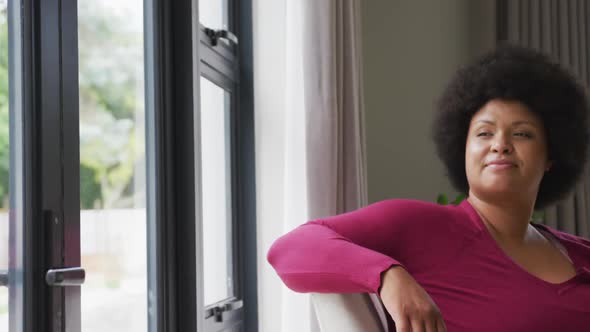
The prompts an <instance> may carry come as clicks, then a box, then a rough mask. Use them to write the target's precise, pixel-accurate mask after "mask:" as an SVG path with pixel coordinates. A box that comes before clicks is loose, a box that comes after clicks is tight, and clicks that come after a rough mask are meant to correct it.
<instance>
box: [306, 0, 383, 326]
mask: <svg viewBox="0 0 590 332" xmlns="http://www.w3.org/2000/svg"><path fill="white" fill-rule="evenodd" d="M303 8H304V15H303V17H304V30H303V68H304V75H303V81H304V84H303V86H304V96H305V97H304V99H305V103H304V105H305V116H306V119H305V123H306V153H307V165H306V166H307V197H308V205H307V207H308V214H309V218H310V219H315V218H320V217H325V216H331V215H336V214H342V213H345V212H348V211H352V210H355V209H358V208H360V207H362V206H365V205H366V204H367V201H368V199H367V175H366V148H365V132H364V131H365V124H364V108H363V91H362V55H361V49H362V45H361V39H360V33H361V31H360V28H361V22H360V16H361V13H360V0H320V1H318V0H305V1H304V6H303ZM313 301H314V305H315V308H316V312H317V313H318V315H319V317H318V320H319V324H320V326H321V328H322V331H364V332H368V331H383V330H385V327H384V326H386V324H387V323H386V321H385V312H384V311H383V308H382V306H381V304H380V301H379V299H378V297H376V296H375V295H367V294H341V295H336V294H332V295H328V294H314V297H313ZM339 310H340V311H339ZM342 311H345V312H347V314H346V315H341V314H337V313H338V312H340V313H341V312H342ZM376 321H377V322H379V321H380V324H376V323H375V322H376ZM377 325H379V326H377ZM355 326H356V327H358V328H355Z"/></svg>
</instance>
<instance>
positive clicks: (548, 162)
mask: <svg viewBox="0 0 590 332" xmlns="http://www.w3.org/2000/svg"><path fill="white" fill-rule="evenodd" d="M551 167H553V160H548V161H547V163H546V164H545V172H548V171H549V170H550V169H551Z"/></svg>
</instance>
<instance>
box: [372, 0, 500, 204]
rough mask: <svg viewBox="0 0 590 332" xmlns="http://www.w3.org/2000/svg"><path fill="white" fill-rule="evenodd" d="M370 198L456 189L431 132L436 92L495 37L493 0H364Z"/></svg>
mask: <svg viewBox="0 0 590 332" xmlns="http://www.w3.org/2000/svg"><path fill="white" fill-rule="evenodd" d="M362 18H363V32H362V37H363V52H364V84H365V85H364V89H365V105H366V132H367V155H368V183H369V201H370V202H375V201H378V200H382V199H386V198H391V197H404V198H414V199H421V200H429V201H434V200H435V199H436V195H437V194H438V193H441V192H444V193H448V194H451V195H453V197H454V195H455V191H453V190H452V187H451V186H450V184H449V182H448V181H447V179H446V177H445V175H444V169H443V166H442V164H441V163H440V162H439V160H438V158H437V157H436V155H435V152H434V144H433V143H432V141H431V139H430V126H431V119H432V112H433V110H434V103H435V100H436V98H438V96H439V94H440V93H441V92H442V89H443V87H444V86H445V84H446V83H447V81H448V80H449V79H450V77H451V75H452V74H453V72H454V71H455V70H456V69H457V68H458V66H460V65H463V64H467V63H469V62H470V61H472V60H473V59H474V58H475V57H476V56H478V55H480V54H481V53H482V52H485V51H486V50H489V49H492V48H493V47H494V44H495V28H496V27H495V1H494V0H477V1H473V0H445V1H434V0H433V1H425V0H420V1H400V0H390V1H374V0H368V1H367V0H364V1H362Z"/></svg>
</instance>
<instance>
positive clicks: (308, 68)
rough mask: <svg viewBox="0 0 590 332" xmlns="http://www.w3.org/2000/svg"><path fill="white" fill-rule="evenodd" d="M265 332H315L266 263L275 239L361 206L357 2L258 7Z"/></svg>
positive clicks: (276, 0) (308, 313)
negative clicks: (296, 228)
mask: <svg viewBox="0 0 590 332" xmlns="http://www.w3.org/2000/svg"><path fill="white" fill-rule="evenodd" d="M253 11H254V12H253V16H254V97H255V126H256V138H255V142H256V181H257V184H256V185H257V215H258V218H257V219H258V220H257V235H258V240H257V241H258V243H257V246H258V263H257V264H258V268H257V269H258V290H259V291H258V292H259V294H258V295H259V308H258V312H259V327H260V331H261V332H277V331H278V332H291V331H292V332H316V331H319V327H318V325H317V321H316V318H315V316H314V314H315V313H314V311H313V307H312V306H311V299H310V296H309V294H297V293H294V292H292V291H291V290H289V289H287V288H286V287H285V286H284V285H283V284H282V282H281V281H280V280H279V278H278V276H277V275H276V273H275V272H274V271H273V270H272V268H270V266H269V264H268V263H267V261H266V253H267V252H268V249H269V248H270V245H271V244H272V242H273V241H274V240H275V239H276V238H278V237H279V236H280V235H282V234H284V233H286V232H288V231H290V230H292V229H294V228H295V227H297V226H298V225H300V224H303V223H305V222H306V221H308V220H311V219H315V218H318V217H322V216H329V215H335V214H340V213H344V212H346V211H350V210H354V209H357V208H359V207H361V206H363V205H366V204H367V188H366V174H365V172H366V164H365V163H366V161H365V159H366V158H365V138H364V118H363V116H364V115H363V100H362V78H361V77H362V69H361V62H362V59H361V54H360V51H361V45H360V21H359V18H360V0H322V1H314V0H302V1H289V0H255V1H254V3H253Z"/></svg>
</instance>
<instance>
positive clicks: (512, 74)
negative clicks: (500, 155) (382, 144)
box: [432, 44, 589, 209]
mask: <svg viewBox="0 0 590 332" xmlns="http://www.w3.org/2000/svg"><path fill="white" fill-rule="evenodd" d="M492 99H503V100H511V101H518V102H521V103H523V104H524V105H526V106H527V107H528V109H529V110H530V111H531V112H533V113H534V114H536V115H537V116H538V117H539V118H540V119H541V120H542V122H543V124H544V126H545V131H546V134H547V148H548V156H549V160H551V161H552V162H553V163H552V168H551V170H550V171H549V172H546V173H545V175H544V177H543V180H542V181H541V184H540V187H539V192H538V195H537V199H536V202H535V209H542V208H544V207H546V206H548V205H550V204H553V203H555V202H557V201H559V200H561V199H563V198H564V197H565V196H566V195H567V194H568V193H569V192H570V191H571V190H572V189H573V187H574V186H575V184H576V182H577V180H578V179H579V177H580V176H581V174H582V173H583V171H584V168H585V163H586V159H587V150H588V140H589V134H588V111H589V109H588V107H589V106H588V99H587V96H586V92H585V91H584V88H583V87H582V85H581V84H580V83H579V82H578V81H577V80H576V79H575V78H574V76H573V75H572V74H571V73H570V72H568V71H567V70H565V69H564V68H562V67H561V66H560V65H559V64H557V63H556V62H554V61H552V60H551V59H550V58H549V57H548V56H546V55H544V54H542V53H539V52H537V51H534V50H532V49H528V48H524V47H520V46H515V45H507V44H505V45H501V46H499V47H498V48H497V49H496V50H494V51H492V52H490V53H488V54H485V55H483V56H482V57H481V58H479V59H478V60H477V61H476V62H475V63H473V64H472V65H469V66H466V67H463V68H460V69H459V70H458V71H457V73H456V74H455V75H454V77H453V78H452V79H451V81H450V82H449V84H448V85H447V87H446V89H445V90H444V91H443V94H442V95H441V97H440V99H439V100H438V103H437V107H436V112H435V115H434V121H433V127H432V139H433V140H434V143H435V145H436V153H437V155H438V157H439V158H440V159H441V160H442V162H443V164H444V165H445V168H446V171H447V175H448V177H449V180H450V182H451V184H452V185H453V186H454V187H455V189H456V190H458V191H459V192H461V193H464V194H468V192H469V184H468V182H467V176H466V172H465V145H466V140H467V133H468V130H469V124H470V122H471V118H472V117H473V115H474V114H475V113H477V111H479V110H480V109H481V107H483V106H484V105H485V104H486V103H487V102H488V101H490V100H492Z"/></svg>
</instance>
